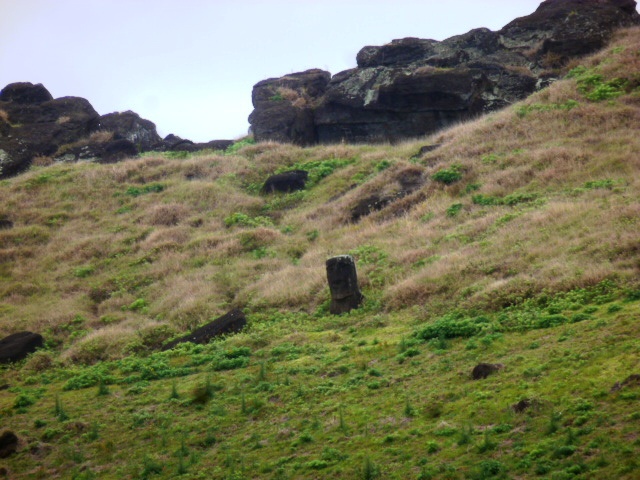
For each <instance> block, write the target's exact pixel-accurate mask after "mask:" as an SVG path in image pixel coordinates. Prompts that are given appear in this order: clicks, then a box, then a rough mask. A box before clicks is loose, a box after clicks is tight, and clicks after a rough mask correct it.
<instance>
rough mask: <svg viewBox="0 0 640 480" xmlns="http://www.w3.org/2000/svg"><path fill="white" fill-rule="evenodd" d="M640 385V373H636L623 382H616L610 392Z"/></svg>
mask: <svg viewBox="0 0 640 480" xmlns="http://www.w3.org/2000/svg"><path fill="white" fill-rule="evenodd" d="M637 386H640V375H638V374H637V373H634V374H632V375H629V376H628V377H627V378H625V379H624V380H623V381H622V382H616V383H615V384H614V385H613V387H611V390H610V392H611V393H614V392H617V391H619V390H622V389H623V388H625V387H637Z"/></svg>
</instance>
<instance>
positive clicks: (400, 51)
mask: <svg viewBox="0 0 640 480" xmlns="http://www.w3.org/2000/svg"><path fill="white" fill-rule="evenodd" d="M638 23H640V15H638V12H637V11H636V2H635V1H634V0H547V1H545V2H543V3H542V4H541V5H540V6H539V8H538V9H537V10H536V11H535V12H534V13H533V14H531V15H529V16H526V17H522V18H518V19H516V20H514V21H512V22H511V23H509V24H508V25H506V26H505V27H504V28H503V29H501V30H500V31H498V32H493V31H491V30H488V29H486V28H478V29H475V30H471V31H470V32H468V33H466V34H464V35H458V36H454V37H451V38H448V39H446V40H444V41H441V42H439V41H436V40H428V39H418V38H405V39H401V40H394V41H392V42H391V43H389V44H387V45H383V46H367V47H364V48H363V49H362V50H360V52H359V53H358V55H357V65H358V66H357V68H354V69H351V70H347V71H344V72H341V73H338V74H336V75H334V76H333V77H332V78H331V79H330V80H328V73H327V72H323V71H321V70H309V71H306V72H302V73H298V74H290V75H286V76H284V77H282V78H275V79H274V78H272V79H269V80H264V81H262V82H260V83H258V84H256V85H255V87H254V89H253V97H252V99H253V105H254V108H255V109H254V111H253V113H252V114H251V116H250V117H249V122H250V123H251V125H252V129H253V131H254V134H255V136H256V139H257V140H258V141H262V140H275V141H284V142H292V143H296V144H299V145H308V144H311V143H315V142H321V143H334V142H340V141H348V142H372V141H392V142H393V141H397V140H400V139H403V138H409V137H416V136H420V135H424V134H428V133H431V132H434V131H436V130H438V129H441V128H443V127H446V126H448V125H450V124H453V123H456V122H459V121H461V120H466V119H469V118H472V117H474V116H477V115H479V114H482V113H485V112H490V111H494V110H497V109H500V108H503V107H505V106H507V105H509V104H511V103H513V102H515V101H518V100H521V99H523V98H525V97H526V96H528V95H529V94H531V93H532V92H534V91H535V90H536V89H537V88H540V87H543V86H546V85H547V84H548V83H549V81H551V80H553V79H554V78H555V77H557V75H558V73H557V71H556V70H555V69H557V68H558V67H559V66H561V65H563V64H565V63H566V62H567V60H569V59H570V58H574V57H576V56H580V55H585V54H588V53H591V52H594V51H596V50H598V49H600V48H601V47H602V46H603V45H604V44H605V43H606V41H607V40H608V39H609V38H610V36H611V34H612V33H613V31H614V30H616V29H618V28H620V27H625V26H631V25H636V24H638Z"/></svg>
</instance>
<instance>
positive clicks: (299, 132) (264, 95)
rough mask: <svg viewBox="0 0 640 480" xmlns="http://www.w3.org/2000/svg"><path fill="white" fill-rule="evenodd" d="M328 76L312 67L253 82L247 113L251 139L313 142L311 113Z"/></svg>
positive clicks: (326, 83)
mask: <svg viewBox="0 0 640 480" xmlns="http://www.w3.org/2000/svg"><path fill="white" fill-rule="evenodd" d="M330 79H331V74H330V73H329V72H325V71H323V70H318V69H314V70H307V71H305V72H300V73H293V74H290V75H286V76H284V77H281V78H270V79H268V80H263V81H262V82H259V83H257V84H256V85H255V86H254V87H253V93H252V95H251V100H252V102H253V106H254V111H253V112H252V113H251V115H250V116H249V123H251V129H252V131H253V135H254V137H255V139H256V140H257V141H264V140H275V141H282V142H293V143H295V144H298V145H311V144H313V143H316V142H317V140H318V137H317V134H316V130H315V125H314V114H313V112H314V109H315V107H316V104H317V102H318V100H319V98H321V97H322V95H323V94H324V92H325V90H326V88H327V85H328V83H329V80H330Z"/></svg>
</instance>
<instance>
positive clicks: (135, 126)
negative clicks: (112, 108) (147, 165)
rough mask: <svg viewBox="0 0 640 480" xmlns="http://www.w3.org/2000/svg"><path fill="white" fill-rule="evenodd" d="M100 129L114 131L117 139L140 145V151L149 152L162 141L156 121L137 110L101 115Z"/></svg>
mask: <svg viewBox="0 0 640 480" xmlns="http://www.w3.org/2000/svg"><path fill="white" fill-rule="evenodd" d="M99 129H100V130H104V131H108V132H113V134H114V137H115V138H116V139H125V140H128V141H130V142H131V143H133V144H134V145H136V146H137V147H138V150H139V151H140V152H148V151H151V150H154V149H155V146H156V145H157V144H158V143H160V142H161V141H162V138H161V137H160V135H158V132H157V131H156V125H155V123H153V122H151V121H149V120H145V119H144V118H141V117H140V115H138V114H137V113H135V112H132V111H131V110H127V111H126V112H115V113H109V114H107V115H102V116H101V117H100V126H99Z"/></svg>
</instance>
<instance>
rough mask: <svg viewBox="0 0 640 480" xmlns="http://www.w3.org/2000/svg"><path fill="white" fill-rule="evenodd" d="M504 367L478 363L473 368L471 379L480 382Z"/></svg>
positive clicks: (495, 364)
mask: <svg viewBox="0 0 640 480" xmlns="http://www.w3.org/2000/svg"><path fill="white" fill-rule="evenodd" d="M503 368H504V365H502V364H501V363H479V364H478V365H476V366H475V367H474V368H473V371H472V372H471V378H473V379H474V380H481V379H483V378H487V377H488V376H489V375H491V374H492V373H495V372H497V371H499V370H502V369H503Z"/></svg>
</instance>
